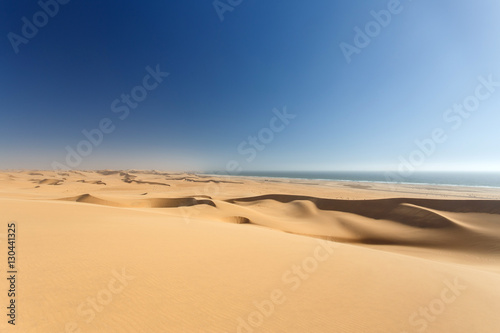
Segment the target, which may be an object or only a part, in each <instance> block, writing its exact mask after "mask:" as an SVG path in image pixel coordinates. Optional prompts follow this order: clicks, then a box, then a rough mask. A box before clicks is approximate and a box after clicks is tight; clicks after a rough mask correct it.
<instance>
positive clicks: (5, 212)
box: [0, 170, 500, 333]
mask: <svg viewBox="0 0 500 333" xmlns="http://www.w3.org/2000/svg"><path fill="white" fill-rule="evenodd" d="M0 216H1V223H0V228H1V229H0V243H1V244H2V246H1V250H0V262H1V263H2V264H1V265H0V267H1V269H2V275H1V276H2V282H1V283H0V288H1V292H0V295H1V296H0V301H1V304H2V309H4V310H3V312H4V313H5V314H2V317H3V319H2V321H1V322H0V331H1V332H41V333H45V332H47V333H63V332H64V333H66V332H81V333H86V332H89V333H90V332H110V333H111V332H144V333H167V332H174V333H177V332H196V333H202V332H205V333H214V332H242V333H243V332H244V333H251V332H345V333H349V332H362V333H364V332H367V333H370V332H380V333H393V332H394V333H403V332H407V333H411V332H429V333H431V332H443V333H444V332H446V333H459V332H464V333H481V332H490V333H498V332H500V189H494V188H466V187H455V186H431V185H408V184H399V185H390V184H381V183H357V182H335V181H313V180H287V179H264V178H250V177H222V176H209V175H195V174H184V173H166V172H159V171H134V170H127V171H109V170H106V171H3V172H1V173H0ZM12 222H14V223H15V225H16V265H17V266H16V269H17V276H16V321H15V323H16V325H15V326H13V325H10V324H8V322H7V320H8V319H9V318H8V316H6V314H7V312H8V309H7V308H6V307H7V306H8V305H9V298H8V296H7V291H8V289H9V284H8V283H9V281H7V280H6V278H5V276H7V272H6V271H7V252H8V250H7V229H8V227H7V225H8V224H9V223H12Z"/></svg>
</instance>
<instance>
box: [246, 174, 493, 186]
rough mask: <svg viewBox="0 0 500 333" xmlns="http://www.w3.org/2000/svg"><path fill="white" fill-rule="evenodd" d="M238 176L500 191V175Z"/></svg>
mask: <svg viewBox="0 0 500 333" xmlns="http://www.w3.org/2000/svg"><path fill="white" fill-rule="evenodd" d="M238 176H252V177H273V178H298V179H319V180H340V181H356V182H382V183H408V184H434V185H458V186H480V187H500V172H415V173H413V174H412V175H409V176H400V175H399V174H398V173H397V172H393V173H390V174H389V176H388V175H387V173H386V172H364V171H363V172H361V171H360V172H310V171H280V172H278V171H258V172H257V171H256V172H241V173H238Z"/></svg>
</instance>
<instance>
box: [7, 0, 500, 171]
mask: <svg viewBox="0 0 500 333" xmlns="http://www.w3.org/2000/svg"><path fill="white" fill-rule="evenodd" d="M54 1H55V0H54ZM54 1H52V0H42V3H46V4H50V3H54ZM61 2H64V1H61ZM220 3H223V4H225V5H226V6H228V5H227V2H226V1H225V0H221V2H220ZM234 3H237V1H233V4H234ZM58 7H59V8H58V12H57V13H56V14H55V15H53V17H50V16H49V15H46V18H47V24H46V25H44V26H43V24H41V23H44V22H42V21H40V22H41V23H40V22H39V23H40V24H41V25H42V26H41V27H39V28H38V32H37V34H36V35H35V36H33V37H31V38H26V39H25V41H27V42H26V43H19V42H18V41H19V39H15V41H17V42H12V38H14V37H12V36H13V35H12V34H10V37H9V33H13V34H16V35H17V36H19V37H20V38H25V37H24V36H23V31H22V30H23V29H22V28H23V25H24V24H25V23H23V21H22V18H23V17H26V19H27V20H28V21H29V22H30V24H32V23H33V19H34V17H33V16H34V15H35V16H36V19H38V20H43V14H41V15H38V16H37V14H36V13H38V12H40V11H41V10H42V9H41V7H40V5H39V4H38V3H37V2H36V1H27V0H20V1H15V2H14V1H3V2H2V3H1V4H0V15H1V17H0V30H1V33H2V34H3V36H4V37H3V38H2V42H1V47H0V74H1V75H0V168H3V169H6V168H38V169H51V168H52V167H53V166H54V162H57V165H59V166H61V165H63V166H67V167H70V168H78V169H94V168H120V169H125V168H142V169H163V170H196V171H206V170H225V169H227V165H228V162H229V161H234V162H235V163H237V165H238V167H239V168H240V169H241V170H246V171H251V170H386V169H391V170H394V169H397V168H398V167H399V166H400V165H401V163H402V162H401V160H402V159H403V160H407V161H410V162H409V163H413V162H412V161H411V158H412V156H413V159H414V161H415V160H418V158H420V159H422V158H421V157H422V156H424V158H423V159H422V163H420V162H419V163H413V164H414V165H413V166H414V167H415V169H418V170H435V169H438V170H486V169H489V170H498V167H499V166H500V154H498V148H499V142H500V131H498V128H499V125H500V108H499V105H500V104H499V102H500V87H496V86H494V87H493V90H494V91H492V92H489V96H488V98H485V99H484V100H481V101H480V104H479V106H478V107H477V108H476V109H475V111H473V112H469V113H470V115H468V117H467V118H465V117H463V119H462V121H461V123H460V125H459V126H458V128H457V129H454V128H453V125H457V123H456V122H455V121H451V118H450V117H451V114H448V120H445V119H444V115H445V114H446V110H447V109H449V108H451V107H453V105H454V104H456V103H463V102H464V100H465V99H467V98H468V97H470V96H474V94H475V92H476V90H477V88H478V85H480V84H481V82H482V81H480V80H479V79H478V78H479V77H482V78H483V79H484V80H488V78H490V81H492V82H497V81H498V82H500V62H499V61H498V59H499V56H500V54H499V53H500V52H499V51H500V44H499V43H498V36H499V35H500V23H499V22H500V4H499V3H498V1H494V0H490V1H488V0H485V1H481V2H480V3H475V2H472V1H451V0H443V1H439V2H436V1H431V0H419V1H409V0H404V1H401V2H400V3H399V5H398V4H397V1H394V0H391V1H370V2H365V3H357V2H352V1H331V0H328V1H327V0H325V1H323V0H318V1H315V2H314V3H309V2H304V1H288V2H286V3H284V2H263V1H253V0H243V1H241V2H240V3H239V4H238V5H237V6H235V7H232V11H225V12H224V13H223V14H222V15H223V18H224V20H223V21H221V20H220V17H219V15H218V13H217V11H216V9H215V8H214V5H213V3H212V2H211V1H202V2H200V1H151V2H148V3H138V2H135V1H126V0H125V1H92V0H91V1H85V2H83V1H76V0H72V1H69V2H68V3H66V4H58ZM48 8H50V9H49V10H54V8H55V7H54V6H53V5H52V7H51V6H49V7H48ZM226 8H227V7H226ZM388 8H393V9H394V8H397V10H394V11H395V12H396V11H397V13H391V12H390V11H389V9H388ZM381 10H384V11H388V12H389V13H391V14H390V15H391V18H390V22H388V23H387V24H384V25H385V26H382V25H381V24H379V27H380V29H379V31H375V32H376V33H374V32H372V35H373V37H369V36H368V38H370V43H369V45H368V46H366V47H364V48H358V50H359V53H354V54H352V55H351V57H350V62H349V63H348V61H347V60H346V57H345V55H344V54H343V52H342V49H341V47H340V45H341V43H346V44H349V45H352V46H355V41H354V39H355V37H356V36H355V35H356V32H355V30H354V28H355V27H359V28H360V29H361V30H362V31H364V33H365V34H366V30H365V28H366V26H367V24H368V25H369V23H370V22H371V21H374V20H375V19H374V16H373V15H372V14H371V11H375V12H377V13H380V11H381ZM53 14H54V13H53ZM372 27H373V24H372ZM25 30H26V29H25ZM28 30H29V29H28ZM16 38H17V37H16ZM16 43H17V44H16ZM16 48H17V51H18V52H17V53H16ZM148 66H149V68H150V69H153V70H155V69H156V68H157V66H159V69H160V71H161V72H168V73H169V75H168V76H165V77H162V78H161V80H162V81H161V82H156V81H154V78H151V80H150V81H147V82H149V83H150V85H151V84H152V83H154V82H156V83H158V85H157V87H155V88H154V89H152V90H147V91H146V92H147V96H146V97H145V98H144V100H141V101H140V102H139V103H138V105H137V106H136V107H135V108H133V109H132V108H129V111H130V113H129V114H128V116H127V117H126V118H125V119H123V120H122V119H120V118H119V115H120V113H116V112H113V110H112V108H111V104H112V103H113V101H115V100H116V99H119V103H120V104H119V105H120V106H124V105H126V104H125V102H122V101H120V99H121V97H122V94H126V95H127V94H128V95H130V94H131V91H132V90H133V89H134V88H135V87H137V86H140V87H141V86H143V80H144V77H145V76H146V75H148V74H149V72H148V70H147V69H146V68H147V67H148ZM140 87H139V88H137V89H138V90H137V89H136V92H137V91H138V92H140V91H143V90H144V89H143V88H140ZM141 89H142V90H141ZM481 89H482V90H481V91H487V90H485V89H487V88H484V87H483V88H481ZM497 89H498V90H497ZM470 100H471V99H470V98H469V101H470ZM285 108H286V113H288V114H290V115H294V116H295V117H294V118H291V116H290V119H289V122H288V123H286V124H285V123H283V125H284V128H283V129H282V130H280V131H273V130H271V132H272V138H270V137H269V133H270V132H269V130H270V122H271V121H272V119H273V118H274V117H276V113H274V112H273V110H275V112H276V110H278V112H281V113H283V112H284V111H283V110H285ZM453 115H455V116H456V115H457V114H453ZM106 118H107V119H109V120H110V121H111V122H112V126H113V128H114V130H113V131H112V132H111V133H107V134H106V133H103V134H102V140H101V139H100V138H99V136H96V138H97V139H99V140H97V139H96V140H97V141H96V142H98V144H93V143H90V144H91V146H90V149H91V152H90V153H88V155H86V156H83V154H80V153H79V151H78V148H81V149H83V148H85V147H86V148H88V146H85V143H83V144H82V141H85V140H87V142H90V141H89V140H88V138H86V137H85V136H84V135H83V134H82V131H83V130H87V131H92V130H93V129H98V128H99V124H100V122H101V121H102V120H103V119H106ZM275 124H277V123H275ZM280 125H281V123H280ZM281 128H282V127H281V126H280V129H281ZM436 128H441V129H442V130H443V132H444V135H446V140H445V141H444V142H439V143H436V142H435V143H434V148H433V149H432V151H431V152H430V153H429V154H427V153H426V152H425V151H424V150H425V149H422V148H419V146H418V145H417V144H416V143H415V141H416V140H420V141H421V142H423V141H425V140H429V138H432V132H433V131H434V130H435V129H436ZM266 129H267V130H266ZM259 134H260V135H261V136H260V137H259ZM266 135H267V136H266ZM249 136H253V137H255V138H257V140H259V141H258V145H259V147H260V148H259V149H257V148H256V146H252V145H251V143H250V139H249ZM262 138H264V139H265V140H264V141H265V143H264V142H262ZM79 145H80V146H79ZM68 147H69V149H70V150H73V151H74V152H75V153H76V154H78V155H79V158H78V157H77V158H76V159H75V158H74V156H73V159H70V160H69V162H71V163H68V160H67V155H68ZM82 147H83V148H82ZM262 147H263V148H262ZM252 149H253V150H255V151H254V152H255V154H253V153H250V150H252ZM419 150H420V151H422V152H421V153H422V154H424V155H421V154H420V153H416V151H419ZM82 151H83V150H81V151H80V152H82ZM88 151H89V150H88V149H87V151H86V152H88ZM242 152H245V153H242ZM412 154H413V155H412ZM419 154H420V155H419ZM250 157H253V158H250Z"/></svg>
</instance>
